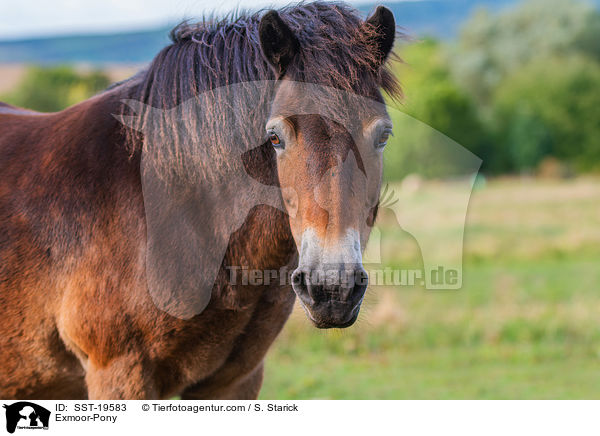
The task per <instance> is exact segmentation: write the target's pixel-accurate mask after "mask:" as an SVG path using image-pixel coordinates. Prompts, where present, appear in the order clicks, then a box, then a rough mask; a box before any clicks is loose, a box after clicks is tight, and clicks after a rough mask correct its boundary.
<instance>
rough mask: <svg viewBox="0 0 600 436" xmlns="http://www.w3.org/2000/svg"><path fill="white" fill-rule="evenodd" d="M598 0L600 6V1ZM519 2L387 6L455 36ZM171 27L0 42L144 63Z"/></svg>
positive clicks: (37, 58) (16, 49) (19, 59)
mask: <svg viewBox="0 0 600 436" xmlns="http://www.w3.org/2000/svg"><path fill="white" fill-rule="evenodd" d="M594 1H595V3H596V4H599V5H600V0H594ZM517 2H518V0H422V1H406V2H396V3H387V4H386V5H387V6H388V7H389V8H390V9H392V10H393V11H394V15H395V16H396V20H397V22H398V25H400V26H401V27H402V28H403V29H404V31H405V32H406V33H408V34H409V35H411V36H414V37H418V36H426V35H427V36H435V37H438V38H451V37H453V36H454V35H456V33H457V31H458V29H459V28H460V25H461V24H462V23H463V22H464V21H465V19H467V18H468V17H469V16H470V15H471V14H472V12H473V10H474V9H476V8H477V7H486V8H488V9H491V10H498V9H501V8H504V7H507V6H510V5H513V4H515V3H517ZM380 3H384V4H385V3H386V2H385V1H382V2H380ZM380 3H371V4H362V5H359V6H358V9H359V10H361V11H362V12H363V13H365V14H367V13H368V12H370V11H372V10H373V9H374V8H375V6H376V5H377V4H380ZM169 30H170V28H169V27H163V28H159V29H154V30H148V31H145V32H135V33H118V34H98V35H72V36H63V37H52V38H36V39H28V40H19V41H4V42H2V41H0V63H37V64H56V63H88V64H100V65H101V64H111V63H112V64H115V63H126V64H139V63H145V62H148V61H150V60H151V59H152V58H153V57H154V56H155V55H156V54H157V53H158V52H159V51H160V49H162V48H163V47H164V46H165V45H167V44H168V43H169V39H168V33H169Z"/></svg>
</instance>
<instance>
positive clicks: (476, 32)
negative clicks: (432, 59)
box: [450, 0, 600, 107]
mask: <svg viewBox="0 0 600 436" xmlns="http://www.w3.org/2000/svg"><path fill="white" fill-rule="evenodd" d="M575 51H578V52H580V53H584V54H587V55H589V56H592V57H596V58H597V59H599V60H600V14H599V12H598V11H597V10H596V9H595V8H594V7H593V6H592V5H590V4H588V3H585V2H583V1H581V0H527V1H525V2H523V3H522V4H520V5H519V6H517V7H516V8H511V9H509V10H507V11H505V12H502V13H500V14H497V15H493V14H491V13H489V12H488V11H486V10H485V9H480V10H478V11H477V12H476V13H475V14H474V15H473V16H472V17H471V19H469V20H468V21H467V22H466V23H465V25H464V27H463V29H462V31H461V33H460V36H459V38H458V41H457V43H456V45H455V46H454V48H453V50H452V56H451V58H450V64H451V69H452V72H453V75H454V77H455V78H456V80H457V82H458V84H459V85H460V86H461V87H462V88H463V89H465V90H467V91H468V92H469V93H470V94H471V95H472V96H473V97H474V98H475V99H476V101H477V102H478V103H479V104H481V105H482V107H485V105H486V104H487V103H489V100H490V98H491V96H492V94H493V91H494V89H495V88H496V87H497V86H499V84H500V82H501V81H502V80H503V79H504V78H505V77H507V76H508V75H510V74H511V73H513V72H515V71H517V70H519V69H520V68H521V67H523V66H524V65H525V64H527V63H528V62H530V61H531V60H532V59H535V58H539V57H548V56H561V55H567V54H570V53H573V52H575Z"/></svg>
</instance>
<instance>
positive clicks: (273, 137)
mask: <svg viewBox="0 0 600 436" xmlns="http://www.w3.org/2000/svg"><path fill="white" fill-rule="evenodd" d="M269 141H271V145H273V147H275V148H282V147H283V142H282V141H281V139H279V136H278V135H277V133H275V132H269Z"/></svg>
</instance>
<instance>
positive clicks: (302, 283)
mask: <svg viewBox="0 0 600 436" xmlns="http://www.w3.org/2000/svg"><path fill="white" fill-rule="evenodd" d="M292 286H293V287H294V288H297V289H304V290H306V275H305V274H304V271H301V270H296V271H294V272H293V274H292Z"/></svg>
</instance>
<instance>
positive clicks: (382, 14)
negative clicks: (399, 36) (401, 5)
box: [367, 6, 396, 65]
mask: <svg viewBox="0 0 600 436" xmlns="http://www.w3.org/2000/svg"><path fill="white" fill-rule="evenodd" d="M367 23H369V24H370V25H371V26H373V27H375V29H377V32H378V33H379V34H378V35H377V37H376V44H377V48H378V50H379V53H380V65H382V64H383V63H384V62H385V60H386V59H387V57H388V55H389V54H390V52H391V51H392V47H393V46H394V39H396V20H394V14H393V13H392V11H390V10H389V9H388V8H386V7H385V6H378V7H377V9H375V12H374V13H373V15H371V16H370V17H369V18H368V19H367Z"/></svg>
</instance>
